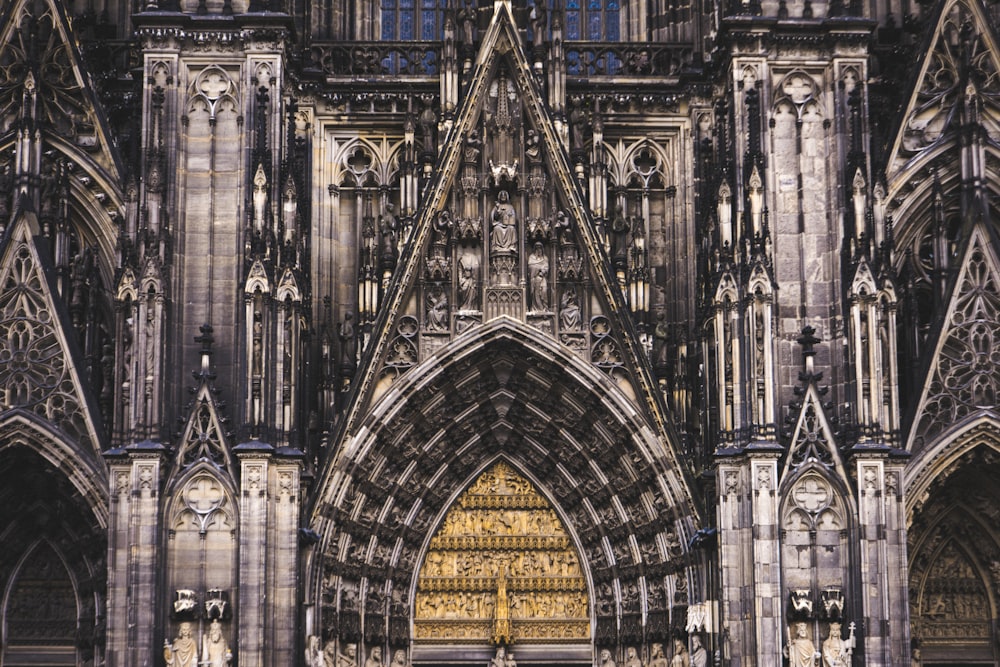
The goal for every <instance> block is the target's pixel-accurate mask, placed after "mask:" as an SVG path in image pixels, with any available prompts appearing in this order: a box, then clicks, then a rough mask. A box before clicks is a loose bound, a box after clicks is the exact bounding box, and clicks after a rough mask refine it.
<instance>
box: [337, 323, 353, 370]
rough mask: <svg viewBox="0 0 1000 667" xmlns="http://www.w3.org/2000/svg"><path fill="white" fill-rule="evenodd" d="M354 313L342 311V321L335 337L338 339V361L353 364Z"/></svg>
mask: <svg viewBox="0 0 1000 667" xmlns="http://www.w3.org/2000/svg"><path fill="white" fill-rule="evenodd" d="M353 319H354V313H352V312H351V311H347V312H346V313H344V321H343V322H342V323H341V325H340V330H339V331H338V332H337V337H338V338H339V339H340V363H341V364H344V365H345V366H348V365H350V366H353V365H354V363H355V347H354V345H355V339H354V323H353V322H352V321H351V320H353Z"/></svg>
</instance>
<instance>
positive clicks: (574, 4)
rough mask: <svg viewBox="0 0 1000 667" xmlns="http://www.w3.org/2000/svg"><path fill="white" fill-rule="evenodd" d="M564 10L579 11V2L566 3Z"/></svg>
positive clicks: (574, 0) (577, 0)
mask: <svg viewBox="0 0 1000 667" xmlns="http://www.w3.org/2000/svg"><path fill="white" fill-rule="evenodd" d="M566 9H567V10H569V9H580V2H579V0H569V2H567V3H566Z"/></svg>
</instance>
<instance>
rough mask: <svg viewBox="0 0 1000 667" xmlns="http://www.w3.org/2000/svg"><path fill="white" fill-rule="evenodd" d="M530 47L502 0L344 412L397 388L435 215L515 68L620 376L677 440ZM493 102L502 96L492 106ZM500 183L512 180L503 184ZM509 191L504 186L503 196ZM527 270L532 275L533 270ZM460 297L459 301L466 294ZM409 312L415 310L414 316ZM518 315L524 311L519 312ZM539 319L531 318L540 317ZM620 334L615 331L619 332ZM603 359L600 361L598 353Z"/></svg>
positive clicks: (490, 172) (352, 426) (349, 424)
mask: <svg viewBox="0 0 1000 667" xmlns="http://www.w3.org/2000/svg"><path fill="white" fill-rule="evenodd" d="M523 49H524V46H523V44H521V41H520V36H519V33H518V30H517V27H516V25H515V23H514V20H513V18H512V15H511V10H510V6H509V3H508V2H504V1H503V0H499V1H498V2H496V4H495V9H494V15H493V18H492V21H491V23H490V25H489V27H488V28H487V30H486V31H485V33H484V35H483V39H482V44H481V46H480V48H479V52H478V56H477V59H476V65H475V68H474V71H473V75H472V78H471V80H470V83H469V84H468V88H467V91H466V92H465V96H464V98H463V100H462V103H461V105H460V107H459V110H458V113H457V117H456V120H455V122H454V125H453V126H452V127H451V128H450V129H449V131H448V136H447V138H446V139H445V140H444V141H443V142H442V146H443V148H442V152H441V154H440V155H439V159H438V164H437V167H436V169H435V177H434V178H433V179H432V180H431V181H430V183H429V184H428V186H427V190H426V195H425V197H424V199H423V202H422V207H421V209H420V210H419V212H418V214H417V219H416V221H415V224H414V226H413V233H412V238H410V239H409V242H408V243H407V244H406V245H405V247H404V248H402V249H401V250H402V252H401V256H400V261H399V263H398V266H397V268H396V272H395V274H394V276H393V278H392V281H391V282H390V285H389V288H388V291H387V294H386V297H385V298H384V299H383V301H382V303H381V304H380V309H381V315H380V317H379V320H378V321H377V323H376V327H375V333H374V336H373V338H372V340H371V341H370V343H369V344H368V346H367V349H366V350H365V353H364V355H363V359H362V363H361V364H360V368H359V370H358V374H357V375H356V377H355V382H354V389H353V397H354V398H353V402H352V405H351V406H350V408H349V409H348V412H347V416H346V419H345V421H344V428H345V433H352V432H354V431H355V430H356V429H357V428H358V422H359V420H360V419H361V418H362V416H363V415H364V414H365V413H366V410H367V408H368V406H370V405H371V404H372V403H373V402H374V401H376V400H377V399H378V397H379V396H381V395H382V394H383V393H384V392H385V391H387V390H388V387H389V385H390V384H391V382H386V381H384V377H383V375H382V372H383V370H384V369H385V367H386V365H387V359H389V356H390V354H392V353H393V352H394V351H395V350H398V349H399V347H400V345H406V344H407V341H406V340H403V339H401V337H400V331H401V330H402V329H403V328H405V327H406V326H408V325H407V323H405V322H404V323H402V324H401V320H403V319H404V317H406V310H407V308H409V309H410V311H411V312H412V310H413V308H414V303H415V301H414V300H415V298H416V297H415V296H414V294H415V291H416V288H417V285H418V284H419V283H420V281H421V280H423V277H422V271H423V270H424V269H425V268H427V269H428V273H430V269H429V267H428V265H427V263H426V259H427V255H428V253H429V252H431V250H432V248H431V244H432V242H433V238H434V236H435V234H436V231H435V229H434V224H435V222H436V221H438V219H439V215H440V213H441V212H442V211H443V210H444V209H445V208H446V207H447V205H448V201H449V197H450V196H451V193H452V191H453V189H454V188H457V187H463V186H464V184H463V183H462V180H463V179H462V176H463V175H464V173H465V172H463V171H462V169H463V165H464V164H465V162H463V161H466V160H467V159H468V155H467V146H468V144H467V141H466V140H467V138H469V137H470V136H475V137H478V136H479V135H478V134H477V127H478V123H479V122H480V120H481V118H482V115H483V114H485V113H487V110H486V109H489V113H492V114H496V115H499V112H498V111H497V107H496V105H497V104H498V103H499V102H498V101H497V99H496V96H497V95H498V93H497V89H498V87H499V88H502V87H503V85H505V84H503V83H500V81H501V79H504V78H506V79H507V80H509V82H510V84H511V85H512V89H513V91H514V93H513V94H514V95H516V99H517V100H518V101H517V104H519V105H521V106H520V108H521V109H522V113H523V116H524V117H523V119H522V120H523V122H524V125H525V127H526V128H530V130H531V131H532V132H533V133H534V136H531V135H529V138H528V140H527V141H531V140H532V139H533V140H535V141H537V144H538V147H539V150H540V154H543V155H544V177H545V179H546V182H545V187H551V188H552V191H554V192H555V194H556V199H557V204H558V206H560V207H562V210H561V211H559V212H553V218H554V217H556V216H558V215H559V213H562V214H564V215H565V218H566V219H567V220H568V222H569V226H570V227H571V228H572V234H573V243H575V244H576V245H577V246H578V248H579V255H580V257H579V259H580V265H581V266H582V267H583V268H582V271H583V272H584V273H587V272H589V279H590V281H591V282H590V284H592V285H593V293H592V294H591V295H590V297H591V299H592V300H594V302H595V303H597V305H596V306H595V308H598V309H600V314H601V316H602V317H603V318H605V320H606V321H607V322H608V324H609V335H608V336H607V341H606V342H608V349H609V350H611V351H612V352H613V353H617V354H618V356H620V359H621V368H622V370H623V373H622V374H621V375H619V376H617V377H615V378H614V379H615V380H616V382H617V383H618V384H619V386H620V387H622V389H623V390H624V391H625V393H626V394H629V395H631V396H633V397H634V399H635V400H636V402H637V404H638V407H639V408H640V410H643V411H644V412H645V413H646V414H647V415H649V416H650V417H651V418H652V420H653V421H655V422H657V424H658V427H659V428H658V430H659V431H660V433H661V437H663V438H664V440H668V439H669V440H672V441H676V439H675V438H674V437H673V434H672V432H671V430H670V426H669V424H667V422H666V420H665V419H664V418H663V413H664V411H663V409H662V407H661V405H660V404H661V402H662V401H661V399H660V398H658V395H657V393H656V392H657V390H656V385H655V383H654V382H653V380H652V375H651V373H650V371H649V369H648V361H647V360H645V359H644V356H645V353H644V351H643V350H642V347H641V345H640V343H639V339H638V335H637V334H636V332H635V328H634V325H633V323H632V321H631V320H630V318H629V316H628V312H629V309H628V305H627V303H626V301H625V298H624V295H623V291H622V288H621V286H620V285H619V283H618V281H617V280H616V278H615V276H614V275H612V273H611V269H610V262H609V261H608V254H607V251H606V250H605V247H604V244H603V240H602V239H601V237H600V235H599V234H598V231H597V229H596V226H595V224H594V222H593V220H592V218H591V215H590V212H589V209H588V207H587V204H586V202H585V199H584V196H583V194H582V193H581V190H580V186H579V184H578V182H577V181H576V177H575V175H574V173H573V171H572V169H571V168H570V166H569V163H568V161H567V158H566V155H565V149H564V147H563V146H562V143H561V142H560V135H559V133H558V130H557V127H556V125H555V123H554V122H553V119H552V118H551V117H550V116H549V114H548V111H547V107H546V104H545V98H544V95H543V94H542V91H541V89H540V86H539V83H538V82H537V80H536V79H535V74H534V73H533V71H532V69H531V64H530V63H529V62H528V59H527V58H526V57H525V55H524V51H523ZM501 95H502V93H501ZM491 96H492V100H491V99H490V98H491ZM489 104H492V105H493V106H490V107H487V105H489ZM486 120H487V121H489V122H492V121H493V117H492V116H490V117H489V118H487V119H486ZM518 148H519V147H518ZM524 166H525V165H523V164H522V165H518V164H517V162H516V161H514V162H513V164H511V163H510V162H506V163H499V162H498V163H492V162H491V164H490V165H489V166H488V168H487V169H485V170H484V171H486V172H487V173H485V174H482V177H483V178H484V179H489V178H493V179H494V180H493V182H494V184H496V183H499V182H500V181H501V180H502V179H506V178H508V177H509V176H510V174H511V172H516V171H517V170H518V169H519V167H524ZM527 185H528V187H529V188H530V187H532V184H531V182H530V176H529V183H528V184H527ZM496 188H497V189H498V190H502V189H503V188H502V187H500V186H498V185H497V186H496ZM502 194H503V193H498V197H499V195H502ZM480 212H481V214H482V217H483V218H487V217H488V215H489V213H490V211H489V210H488V207H487V210H481V211H480ZM529 215H530V213H529V212H528V211H522V215H521V219H520V222H519V223H518V224H519V225H520V226H521V229H520V233H522V234H530V233H531V231H530V229H529V225H528V224H527V223H528V217H529ZM551 224H552V227H553V232H552V233H551V235H550V236H548V237H547V239H548V240H547V243H551V244H552V245H557V244H558V243H559V241H558V240H557V236H556V233H555V231H554V228H555V227H558V226H559V222H558V221H555V222H552V223H551ZM489 227H490V225H489V223H488V221H487V220H484V221H483V225H482V234H483V235H489V234H490V230H489ZM525 238H527V237H525ZM524 253H525V254H526V255H527V254H528V245H527V243H526V244H525V246H524ZM560 261H561V259H560V257H559V256H558V254H557V255H556V261H555V262H553V264H554V266H553V269H554V270H553V273H555V270H556V269H558V270H563V267H562V266H560ZM479 268H481V269H482V270H483V271H484V272H485V271H486V270H488V267H486V266H481V267H477V269H479ZM570 270H572V269H570ZM578 272H579V269H578ZM525 279H526V280H527V277H526V276H525ZM529 282H530V281H529ZM530 289H531V286H530V285H528V286H527V287H525V290H526V294H527V293H528V292H527V290H530ZM484 300H485V299H484ZM558 300H559V297H558V296H554V297H553V299H552V301H555V302H558ZM526 301H528V302H529V305H528V306H527V307H526V310H527V309H530V297H526ZM452 305H453V306H455V307H457V304H452ZM418 307H420V308H422V307H423V305H422V304H418ZM551 307H552V309H553V310H556V309H557V308H558V303H553V304H551ZM484 311H485V309H484ZM485 315H486V317H487V318H489V313H485ZM557 317H558V314H557V315H556V318H557ZM409 319H410V320H413V318H412V317H410V318H409ZM517 319H518V318H517V317H514V320H517ZM525 319H529V318H525ZM554 319H555V318H554ZM522 321H524V320H522ZM512 325H513V323H512ZM529 326H531V323H530V321H529ZM584 326H586V324H585V325H584ZM612 338H613V339H614V340H611V339H612ZM412 349H414V350H415V349H416V347H415V346H414V347H413V348H412ZM595 363H597V362H596V361H595Z"/></svg>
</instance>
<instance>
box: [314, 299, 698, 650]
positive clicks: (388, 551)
mask: <svg viewBox="0 0 1000 667" xmlns="http://www.w3.org/2000/svg"><path fill="white" fill-rule="evenodd" d="M498 458H503V459H505V460H506V461H507V462H508V463H509V464H510V465H511V466H512V467H514V468H515V469H517V470H519V471H523V472H524V474H525V475H526V476H529V477H530V478H531V479H532V480H534V481H537V484H538V488H539V491H540V492H541V493H542V494H543V495H544V496H545V497H546V498H548V499H550V501H551V503H552V505H553V507H554V508H555V511H556V512H557V513H558V514H559V516H560V518H561V520H562V521H563V522H564V523H565V526H566V529H567V531H568V532H569V533H570V534H571V535H572V536H573V539H574V540H575V543H576V546H577V548H578V551H579V553H580V554H581V558H582V559H583V562H582V563H581V566H582V568H581V569H582V571H583V572H584V573H585V576H586V577H587V580H588V584H589V589H590V590H589V593H588V596H589V601H590V603H591V609H592V612H591V618H592V622H593V625H592V640H593V642H594V643H595V644H596V645H597V646H610V645H614V644H619V643H629V642H635V643H638V642H640V641H643V640H644V639H645V640H652V641H656V640H666V639H668V638H669V634H670V626H671V622H672V620H673V621H676V622H682V618H683V617H682V616H680V615H679V614H680V612H681V611H682V609H683V608H684V607H686V605H687V602H688V600H689V598H690V597H691V596H692V594H694V595H698V596H700V592H698V591H699V589H700V584H699V582H689V581H688V576H689V574H688V569H687V566H688V565H690V563H689V560H688V558H687V557H686V555H685V554H686V550H685V548H684V547H683V546H682V545H685V544H687V541H688V539H689V538H690V537H691V536H692V534H693V532H694V530H695V529H697V528H698V526H697V525H696V521H697V520H696V519H695V513H694V509H693V504H692V503H691V500H690V498H689V497H688V496H687V492H686V491H685V489H687V488H688V487H687V486H686V482H685V480H684V475H683V474H682V472H681V471H679V470H676V469H673V468H672V467H670V466H669V465H668V464H667V461H668V460H673V459H672V456H670V454H669V450H668V445H667V444H666V443H664V442H663V441H662V440H661V439H660V438H658V437H657V436H656V432H655V430H654V429H653V428H652V427H651V426H650V425H649V421H648V420H647V419H646V418H645V416H644V415H642V414H641V413H638V412H637V411H636V406H635V403H633V402H631V401H630V400H629V398H628V397H626V396H625V395H624V393H623V392H622V391H621V390H620V389H619V388H618V387H617V385H615V384H614V383H613V382H612V380H611V379H610V378H609V376H607V375H605V374H604V373H602V372H601V371H599V370H597V369H595V368H594V367H593V366H591V365H589V364H587V363H585V362H584V361H582V360H581V359H579V358H577V357H575V356H574V355H573V354H572V352H570V351H568V350H566V349H564V348H562V347H560V346H559V345H558V344H557V343H555V342H554V341H551V340H550V339H546V338H545V337H544V336H542V335H541V334H539V333H538V332H535V331H533V330H532V329H530V328H529V327H526V326H523V325H520V324H518V323H515V322H513V321H510V320H506V319H500V320H495V321H493V322H491V323H489V324H486V325H484V326H482V327H479V328H478V329H477V330H476V331H475V332H473V333H470V335H467V336H464V337H462V338H460V339H458V340H457V341H455V343H454V344H453V345H452V346H450V347H449V348H448V349H447V350H445V351H443V352H442V353H441V354H440V355H438V357H436V358H435V359H431V360H428V362H425V363H424V364H422V365H421V366H419V367H416V368H414V369H413V370H411V371H410V373H408V375H407V377H406V378H405V379H404V380H403V381H402V382H401V383H399V384H398V385H394V386H393V388H392V389H391V390H390V392H389V393H388V394H387V395H386V396H385V397H384V398H383V399H382V401H380V403H379V404H378V405H377V406H376V407H375V409H374V410H373V411H372V412H371V413H370V415H369V416H368V418H367V420H366V421H365V422H364V424H363V425H362V428H361V429H359V432H358V433H357V434H356V435H355V437H354V438H353V439H350V440H348V441H347V442H346V443H345V446H344V448H343V450H342V452H341V453H340V455H339V456H338V457H336V458H335V459H334V464H333V466H332V468H331V469H329V470H328V471H327V473H326V477H325V478H324V479H323V480H322V481H321V486H320V489H319V493H320V494H321V495H320V498H319V502H318V504H317V506H316V513H315V515H314V523H313V527H314V529H315V530H316V531H317V532H318V533H319V535H320V540H321V542H320V545H319V549H320V557H319V558H317V559H316V561H315V562H314V566H315V569H314V570H313V573H314V574H313V576H314V577H315V580H314V581H315V586H314V590H315V593H316V594H317V597H318V602H320V604H321V608H322V631H323V634H324V635H325V639H327V640H329V639H333V638H339V639H340V640H341V641H344V642H352V643H353V642H358V641H361V640H363V641H364V642H365V643H366V644H379V643H381V642H383V641H385V642H387V643H388V645H389V646H390V647H397V646H406V645H408V643H409V641H410V628H411V623H410V618H411V609H412V604H411V601H412V600H413V592H414V589H415V583H416V582H415V578H416V573H417V570H418V569H419V567H420V566H421V564H422V563H423V561H424V553H425V552H426V550H427V548H428V545H429V543H430V539H431V536H432V535H433V534H434V533H435V531H436V530H437V527H438V526H439V525H440V524H441V522H442V521H443V519H444V517H445V515H446V513H447V511H448V509H449V508H450V507H452V506H453V504H454V503H455V501H456V499H457V498H458V497H459V494H460V493H462V492H463V491H465V490H466V489H467V488H468V487H469V485H470V484H472V482H473V481H474V480H475V479H476V478H477V477H478V476H479V475H480V474H481V473H482V471H483V470H484V467H485V466H487V465H488V464H489V463H490V462H492V461H495V460H497V459H498ZM373 536H374V537H373ZM692 589H695V590H694V592H692ZM644 612H645V624H644V623H643V614H644Z"/></svg>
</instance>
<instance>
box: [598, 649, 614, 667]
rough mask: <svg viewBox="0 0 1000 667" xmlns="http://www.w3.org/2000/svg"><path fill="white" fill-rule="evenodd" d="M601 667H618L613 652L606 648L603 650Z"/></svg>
mask: <svg viewBox="0 0 1000 667" xmlns="http://www.w3.org/2000/svg"><path fill="white" fill-rule="evenodd" d="M601 667H616V665H615V661H614V659H613V658H612V657H611V651H609V650H608V649H606V648H602V649H601Z"/></svg>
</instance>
